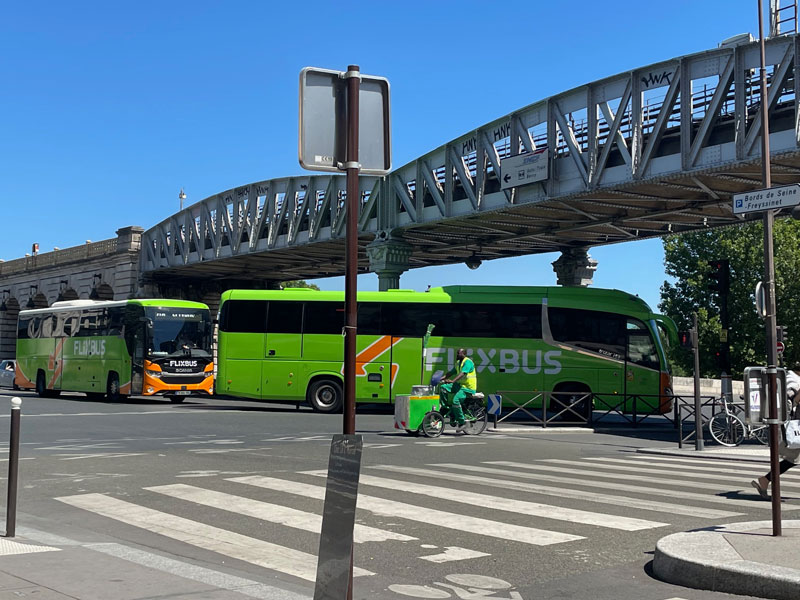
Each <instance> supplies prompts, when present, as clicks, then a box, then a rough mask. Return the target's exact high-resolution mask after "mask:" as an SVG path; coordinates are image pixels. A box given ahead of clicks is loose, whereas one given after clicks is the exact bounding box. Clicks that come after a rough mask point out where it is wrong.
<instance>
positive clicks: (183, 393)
mask: <svg viewBox="0 0 800 600" xmlns="http://www.w3.org/2000/svg"><path fill="white" fill-rule="evenodd" d="M191 393H192V392H174V394H175V395H176V396H189V395H190V394H191Z"/></svg>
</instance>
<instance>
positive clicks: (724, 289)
mask: <svg viewBox="0 0 800 600" xmlns="http://www.w3.org/2000/svg"><path fill="white" fill-rule="evenodd" d="M708 266H709V267H711V274H710V275H709V277H710V278H711V283H709V284H708V289H709V290H711V291H712V292H718V293H719V295H720V296H727V295H728V291H729V290H730V287H731V266H730V263H729V262H728V259H727V258H721V259H719V260H710V261H708Z"/></svg>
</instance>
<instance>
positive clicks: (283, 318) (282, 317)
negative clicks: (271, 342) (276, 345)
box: [267, 301, 342, 333]
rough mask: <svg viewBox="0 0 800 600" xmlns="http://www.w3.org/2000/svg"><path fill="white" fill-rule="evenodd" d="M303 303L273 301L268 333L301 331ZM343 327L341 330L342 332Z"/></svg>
mask: <svg viewBox="0 0 800 600" xmlns="http://www.w3.org/2000/svg"><path fill="white" fill-rule="evenodd" d="M302 330H303V303H302V302H280V301H272V302H270V303H269V308H268V309H267V333H301V332H302ZM341 331H342V329H341V327H340V328H339V332H341Z"/></svg>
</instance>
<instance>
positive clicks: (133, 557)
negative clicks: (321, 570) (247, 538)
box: [83, 543, 311, 600]
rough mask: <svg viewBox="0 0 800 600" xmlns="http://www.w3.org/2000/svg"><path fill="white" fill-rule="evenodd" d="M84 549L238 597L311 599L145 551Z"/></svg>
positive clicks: (106, 547) (97, 546) (104, 547)
mask: <svg viewBox="0 0 800 600" xmlns="http://www.w3.org/2000/svg"><path fill="white" fill-rule="evenodd" d="M83 547H84V548H89V549H91V550H94V551H96V552H102V553H103V554H108V555H109V556H115V557H116V558H121V559H123V560H127V561H128V562H132V563H136V564H138V565H142V566H144V567H149V568H151V569H157V570H159V571H162V572H164V573H170V574H172V575H177V576H178V577H183V578H184V579H191V580H192V581H199V582H200V583H204V584H206V585H209V586H213V587H216V588H222V589H226V590H229V591H231V592H236V593H237V594H243V595H245V596H250V597H251V598H258V599H259V600H311V597H310V596H306V595H301V594H297V593H295V592H290V591H289V590H284V589H281V588H279V587H274V586H271V585H267V584H266V583H261V582H259V581H253V580H252V579H244V578H243V577H236V576H235V575H228V574H227V573H221V572H219V571H213V570H211V569H206V568H204V567H199V566H197V565H193V564H190V563H188V562H181V561H178V560H174V559H172V558H167V557H166V556H160V555H158V554H152V553H150V552H144V551H142V550H137V549H135V548H130V547H128V546H123V545H122V544H114V543H99V544H85V545H84V546H83Z"/></svg>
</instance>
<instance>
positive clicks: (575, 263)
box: [552, 248, 597, 287]
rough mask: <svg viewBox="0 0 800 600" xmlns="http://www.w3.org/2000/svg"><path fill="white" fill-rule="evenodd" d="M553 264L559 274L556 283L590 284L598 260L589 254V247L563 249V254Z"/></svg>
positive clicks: (566, 284) (575, 285) (568, 284)
mask: <svg viewBox="0 0 800 600" xmlns="http://www.w3.org/2000/svg"><path fill="white" fill-rule="evenodd" d="M552 264H553V271H555V272H556V275H557V276H558V279H557V281H556V283H558V285H563V286H572V287H577V286H582V287H586V286H589V285H591V284H592V278H593V277H594V272H595V271H596V270H597V261H596V260H594V259H593V258H592V257H591V256H589V252H588V249H587V248H567V249H566V250H562V251H561V256H560V257H559V258H558V260H556V261H553V263H552Z"/></svg>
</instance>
